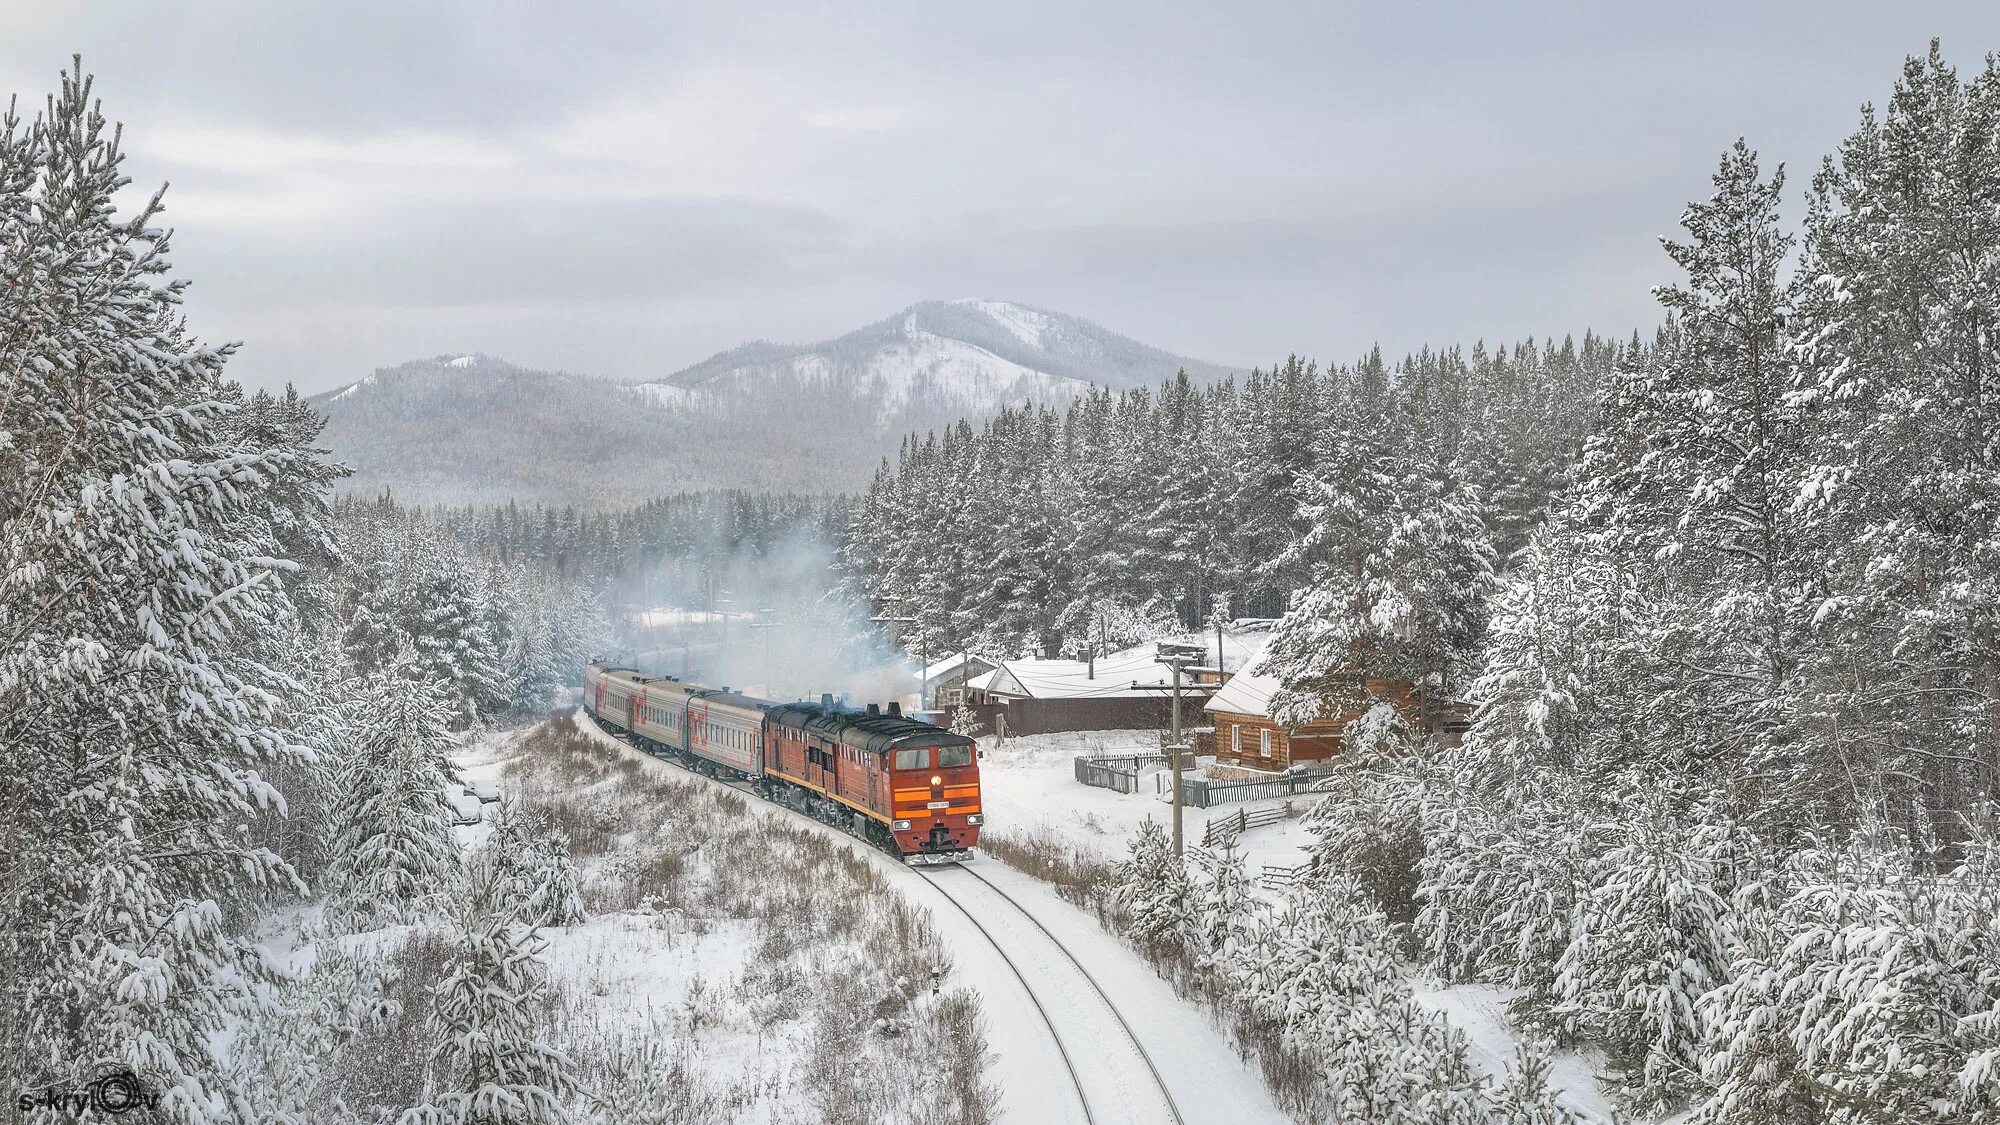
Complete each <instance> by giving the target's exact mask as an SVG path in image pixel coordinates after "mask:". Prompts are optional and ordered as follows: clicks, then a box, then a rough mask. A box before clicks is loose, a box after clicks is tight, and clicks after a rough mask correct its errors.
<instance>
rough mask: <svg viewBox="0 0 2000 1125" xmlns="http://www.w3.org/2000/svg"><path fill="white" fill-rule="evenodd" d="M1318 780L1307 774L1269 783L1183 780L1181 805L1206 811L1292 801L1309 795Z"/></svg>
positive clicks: (1205, 779)
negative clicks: (1241, 803)
mask: <svg viewBox="0 0 2000 1125" xmlns="http://www.w3.org/2000/svg"><path fill="white" fill-rule="evenodd" d="M1321 780H1323V775H1321V774H1310V773H1288V774H1286V775H1284V776H1283V777H1275V778H1272V779H1271V780H1269V781H1210V780H1209V779H1208V778H1205V777H1183V778H1181V803H1182V804H1184V805H1193V806H1194V807H1195V808H1198V809H1206V808H1211V807H1213V806H1215V805H1228V804H1234V803H1236V802H1237V801H1263V800H1268V799H1269V798H1272V797H1292V796H1296V795H1298V794H1300V793H1304V792H1308V791H1310V790H1311V789H1312V787H1313V786H1314V785H1316V784H1318V783H1319V782H1320V781H1321Z"/></svg>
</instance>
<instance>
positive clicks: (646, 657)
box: [620, 531, 918, 706]
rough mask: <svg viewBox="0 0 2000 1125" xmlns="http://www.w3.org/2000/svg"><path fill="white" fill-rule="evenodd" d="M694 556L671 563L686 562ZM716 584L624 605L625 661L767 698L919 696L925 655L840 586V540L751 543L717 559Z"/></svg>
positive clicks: (860, 700)
mask: <svg viewBox="0 0 2000 1125" xmlns="http://www.w3.org/2000/svg"><path fill="white" fill-rule="evenodd" d="M685 561H686V560H668V562H667V563H666V564H663V565H665V566H669V567H675V568H677V569H685ZM708 575H709V580H708V583H707V588H706V589H705V590H702V591H699V592H690V591H685V590H684V594H689V593H692V594H693V595H694V596H684V597H683V598H682V599H681V600H682V601H684V602H695V603H698V604H681V605H633V606H626V607H623V608H624V610H625V613H624V614H623V616H624V618H625V625H624V627H623V637H622V640H623V643H624V646H625V651H624V652H623V653H621V654H620V659H621V660H623V661H624V662H625V663H628V664H631V665H632V666H634V667H636V668H638V669H640V670H641V671H644V672H650V673H652V674H655V675H674V676H680V677H683V678H685V679H689V680H693V681H695V682H698V683H702V684H706V685H709V686H712V687H725V686H726V687H731V688H734V689H735V690H737V691H740V692H745V693H748V694H751V695H758V696H762V697H763V698H766V699H774V700H781V701H783V700H792V699H811V700H817V699H818V698H819V697H820V695H821V694H822V693H826V692H831V693H833V694H834V695H836V696H842V695H844V696H847V697H848V698H849V699H850V700H851V701H852V702H854V703H856V704H864V703H883V704H886V703H888V702H890V701H892V700H894V701H898V702H901V703H903V704H904V705H905V706H909V705H912V704H913V703H914V701H915V699H916V696H917V690H918V669H917V666H916V663H915V662H914V661H912V660H910V659H909V658H908V657H907V656H905V655H904V654H902V653H900V652H898V651H897V650H896V649H895V647H894V646H893V645H892V644H891V643H890V642H889V638H888V637H887V636H886V635H885V634H884V632H883V626H882V625H881V624H879V623H876V622H871V621H870V620H869V618H868V611H867V608H866V607H865V606H864V605H862V604H860V603H859V602H858V601H857V600H856V599H854V598H853V597H851V596H849V595H847V594H845V593H843V592H842V591H841V590H840V587H839V575H838V573H837V572H836V570H835V568H834V551H833V548H832V547H831V546H830V545H829V544H827V543H826V542H825V541H824V540H822V539H821V538H820V537H818V536H817V535H813V534H811V533H810V532H805V531H801V532H797V533H794V534H792V535H789V536H786V537H785V538H783V539H781V540H779V541H778V542H777V543H776V544H775V545H774V546H772V547H771V549H769V550H767V551H758V550H756V549H755V548H743V549H739V550H736V551H734V552H731V553H728V554H726V555H723V556H721V561H720V562H719V563H718V562H713V561H712V562H711V563H710V564H709V567H708Z"/></svg>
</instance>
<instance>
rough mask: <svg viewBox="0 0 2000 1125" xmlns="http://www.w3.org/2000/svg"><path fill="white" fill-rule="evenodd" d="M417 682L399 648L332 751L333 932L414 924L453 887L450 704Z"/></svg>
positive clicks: (411, 658)
mask: <svg viewBox="0 0 2000 1125" xmlns="http://www.w3.org/2000/svg"><path fill="white" fill-rule="evenodd" d="M422 673H423V669H422V665H421V663H420V662H419V660H418V659H417V657H416V655H415V654H414V653H412V652H410V651H409V650H407V649H406V650H405V651H404V652H403V654H402V655H401V657H399V658H398V660H397V661H396V663H395V664H393V665H392V666H391V667H389V668H388V669H386V670H384V671H381V672H377V673H375V674H374V675H372V676H369V677H368V678H367V681H366V685H367V686H366V690H365V691H364V692H363V693H362V697H361V699H360V701H359V704H358V710H359V713H358V714H357V715H356V716H355V717H354V718H353V719H352V720H351V724H350V729H351V730H352V732H353V733H352V734H351V735H350V736H349V738H348V740H347V741H346V743H345V744H343V745H342V746H341V747H340V748H339V754H340V756H341V764H340V768H339V774H338V776H339V782H340V793H341V805H340V807H339V808H338V810H337V811H336V815H335V825H336V827H335V829H334V832H333V845H332V847H331V848H330V849H329V854H330V861H329V864H328V870H327V877H326V883H327V890H328V892H329V899H330V904H329V908H330V911H331V912H332V914H333V915H334V917H333V919H332V921H334V922H335V923H336V924H344V925H351V926H356V927H361V928H365V927H366V926H367V925H368V924H370V923H373V922H376V921H381V920H404V919H408V918H413V917H420V916H422V915H424V914H427V913H430V912H432V911H433V910H435V908H436V906H437V903H438V898H439V896H440V895H442V894H443V893H445V892H446V891H447V890H448V889H450V888H451V887H452V885H453V884H454V883H455V882H456V881H457V879H458V878H459V874H460V861H459V847H458V838H457V835H456V834H455V833H454V832H453V830H452V815H451V809H450V806H449V805H448V804H447V803H446V798H445V793H446V790H447V788H448V787H449V786H451V785H452V784H453V783H454V782H455V781H456V780H457V771H456V769H455V768H454V767H453V766H452V764H451V761H450V759H448V758H447V757H446V756H445V751H446V750H447V748H448V747H450V746H451V744H452V736H451V733H450V731H449V730H448V729H447V728H446V723H447V722H448V721H449V716H450V715H451V713H452V703H451V696H450V695H449V694H448V693H447V692H446V691H444V690H443V689H441V688H440V687H439V686H438V685H435V684H432V683H430V682H429V681H426V680H424V679H422V678H421V676H422Z"/></svg>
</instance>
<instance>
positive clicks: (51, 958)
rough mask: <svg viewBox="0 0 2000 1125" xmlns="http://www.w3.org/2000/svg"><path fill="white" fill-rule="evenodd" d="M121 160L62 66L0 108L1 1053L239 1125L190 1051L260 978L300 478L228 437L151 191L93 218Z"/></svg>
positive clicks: (305, 461)
mask: <svg viewBox="0 0 2000 1125" xmlns="http://www.w3.org/2000/svg"><path fill="white" fill-rule="evenodd" d="M122 165H123V153H122V151H121V148H120V142H119V135H118V131H117V130H115V129H113V128H111V127H109V126H108V124H107V122H106V120H105V118H104V116H103V114H102V113H101V111H100V109H99V107H98V104H97V103H96V101H95V100H94V98H93V94H92V84H91V80H90V79H89V78H88V77H87V76H85V75H84V74H83V72H82V68H81V63H80V62H79V63H78V64H77V66H76V67H75V68H73V69H72V70H70V71H69V72H67V73H65V74H64V75H63V78H62V87H61V90H60V91H59V92H58V93H57V94H56V95H55V96H53V97H52V98H51V99H50V100H49V102H48V104H47V106H46V108H45V109H44V110H43V112H42V113H41V114H39V115H38V116H37V117H36V118H35V119H34V120H33V121H30V122H26V123H24V122H23V121H22V120H21V119H20V118H19V116H18V115H16V114H15V113H14V112H13V111H12V110H11V109H10V110H9V111H8V112H7V113H6V114H5V115H3V116H0V745H4V746H5V747H6V748H7V753H8V755H9V760H8V767H7V769H6V771H5V773H4V777H0V805H4V806H5V807H6V808H7V809H9V810H11V811H10V814H9V816H8V817H7V818H6V819H7V828H6V830H5V832H6V836H5V839H4V846H0V964H4V965H5V966H6V969H5V971H4V972H0V978H4V981H0V990H4V995H0V1001H4V1007H5V1008H6V1015H5V1016H4V1017H0V1058H4V1059H5V1062H4V1063H0V1068H4V1070H5V1072H6V1075H7V1077H8V1079H9V1080H10V1085H11V1088H14V1089H29V1088H33V1087H35V1086H38V1085H40V1084H43V1083H47V1082H51V1081H58V1082H60V1081H70V1082H75V1083H79V1084H80V1082H81V1081H82V1080H83V1079H85V1078H87V1077H88V1076H89V1075H90V1073H91V1072H92V1071H93V1070H94V1069H96V1068H98V1067H101V1066H107V1065H109V1066H118V1067H124V1068H129V1069H130V1070H131V1071H132V1072H134V1073H135V1074H136V1075H137V1077H138V1078H139V1080H140V1081H141V1082H142V1083H143V1084H144V1085H145V1086H146V1087H147V1088H148V1089H150V1090H151V1091H153V1092H154V1093H156V1094H158V1095H159V1097H160V1099H161V1102H160V1107H159V1111H158V1112H159V1116H160V1117H161V1118H162V1119H164V1120H172V1121H182V1122H207V1121H235V1120H248V1119H249V1117H250V1111H249V1108H248V1103H247V1101H246V1099H245V1097H244V1094H243V1092H242V1091H241V1090H240V1089H238V1088H236V1087H235V1085H234V1084H233V1083H232V1082H231V1081H230V1079H229V1078H228V1076H227V1075H225V1074H224V1073H223V1072H222V1071H221V1069H220V1066H219V1063H218V1061H217V1058H216V1055H215V1052H214V1051H213V1049H212V1045H213V1043H214V1042H215V1041H216V1039H217V1037H218V1036H220V1035H222V1034H223V1033H224V1032H225V1030H226V1029H227V1028H228V1027H230V1026H232V1025H233V1024H234V1023H235V1022H236V1021H237V1020H239V1019H242V1018H245V1017H247V1016H248V1015H250V1014H251V1013H252V1011H253V1010H254V1009H255V1008H256V1007H257V1006H258V996H259V992H260V989H261V987H262V985H263V984H264V983H265V982H266V981H267V980H268V977H269V973H268V970H267V968H266V967H265V963H264V959H263V958H262V957H261V956H260V954H259V952H258V950H257V948H256V947H255V945H254V944H253V943H252V942H251V941H249V940H248V938H247V937H245V936H243V935H241V934H240V933H238V932H237V927H236V922H235V919H234V917H233V915H232V910H233V909H234V908H236V907H238V906H241V905H243V904H245V902H246V901H247V900H248V899H249V898H250V897H251V896H253V895H255V894H257V893H260V892H261V891H263V890H265V889H271V888H284V887H287V886H289V885H292V883H293V876H292V873H291V871H290V869H289V868H288V867H287V865H286V864H285V863H284V861H283V860H281V859H280V858H279V857H278V856H277V855H275V854H273V853H272V852H271V851H270V850H269V849H268V848H266V847H262V846H258V845H257V844H256V843H254V842H253V841H252V837H251V836H250V835H249V828H250V826H251V824H252V822H253V821H255V820H256V819H257V818H258V817H259V815H260V810H263V809H265V808H267V807H272V806H275V805H277V804H279V802H280V801H281V798H280V797H279V795H278V793H277V792H276V790H274V789H273V787H272V786H271V785H270V784H269V783H268V782H267V781H266V780H265V779H264V771H266V770H268V769H270V768H271V767H272V765H273V763H277V762H281V761H287V760H291V759H294V758H295V757H296V756H297V755H299V754H300V753H301V752H302V749H303V748H302V747H301V746H300V744H299V742H298V740H297V738H296V736H295V735H294V734H293V733H292V732H291V731H289V730H288V729H286V727H285V726H284V724H283V722H282V720H281V717H280V704H279V698H278V695H277V690H276V689H277V687H278V683H279V677H278V676H277V674H276V673H275V672H274V671H273V670H272V669H271V668H270V667H269V665H268V663H267V661H268V660H269V659H270V654H271V653H272V652H273V649H274V642H275V640H276V638H277V637H278V635H279V634H280V632H281V629H282V623H283V622H285V621H288V620H291V619H293V616H294V615H293V611H292V609H291V607H290V606H289V604H288V600H287V597H286V593H285V582H284V575H285V574H287V573H289V572H290V569H291V567H292V565H293V564H291V563H290V562H288V561H286V560H284V558H283V557H282V549H281V547H280V546H279V544H278V543H277V542H276V541H275V539H274V538H273V534H274V526H273V525H274V518H275V516H276V515H277V514H278V513H279V511H281V510H282V508H283V503H284V501H283V500H282V497H283V495H284V494H285V492H286V490H288V489H290V488H292V487H293V486H294V484H295V483H298V482H301V481H304V480H306V479H308V478H310V477H312V476H313V475H315V473H316V472H317V471H318V470H317V469H316V468H314V467H313V465H312V463H311V462H312V460H313V458H312V456H311V455H310V454H299V453H298V452H297V451H295V450H284V449H279V448H275V447H270V446H260V445H259V444H257V442H256V441H255V440H252V439H251V438H249V437H247V436H244V435H239V434H234V433H232V432H231V426H230V423H229V417H230V414H231V413H232V411H233V410H234V409H235V404H234V402H233V401H232V398H231V396H230V395H229V394H228V393H226V392H225V390H224V385H223V383H222V371H223V365H224V363H225V361H226V360H227V358H228V356H229V349H228V348H227V347H220V348H218V347H209V346H205V345H203V344H201V343H200V342H198V341H197V339H196V338H195V337H194V336H193V335H192V333H191V331H190V330H189V328H188V327H187V326H186V325H185V324H184V322H183V321H182V319H181V315H180V302H181V297H182V294H183V291H184V288H185V285H184V283H183V282H179V281H172V280H168V279H167V273H168V270H169V269H170V265H169V262H168V250H169V247H168V238H167V234H166V232H165V231H163V230H162V229H160V228H159V227H158V226H157V225H156V223H157V220H158V217H159V215H160V212H161V197H160V195H159V194H155V195H153V196H152V197H150V198H147V197H144V196H141V197H139V199H138V201H137V206H136V207H135V208H134V209H133V210H132V211H131V212H130V213H128V214H124V215H120V214H119V212H118V211H117V208H116V206H115V204H114V196H115V195H116V193H117V192H118V191H119V189H121V188H122V187H123V186H125V184H126V183H127V182H128V181H127V178H126V177H125V175H124V173H123V171H122Z"/></svg>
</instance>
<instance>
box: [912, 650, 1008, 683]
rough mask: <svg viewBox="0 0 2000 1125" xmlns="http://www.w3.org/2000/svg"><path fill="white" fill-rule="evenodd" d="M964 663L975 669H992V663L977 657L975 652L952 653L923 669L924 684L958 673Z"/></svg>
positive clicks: (979, 656)
mask: <svg viewBox="0 0 2000 1125" xmlns="http://www.w3.org/2000/svg"><path fill="white" fill-rule="evenodd" d="M966 663H970V664H972V665H973V666H974V667H977V668H991V667H993V662H992V661H991V660H988V659H986V658H985V657H983V656H981V655H979V654H978V653H976V652H975V653H970V654H968V653H963V652H955V653H952V654H951V655H950V656H947V657H945V658H944V659H943V660H939V661H936V662H934V663H932V664H928V665H926V666H925V667H924V682H925V683H930V682H931V681H932V680H935V679H937V678H938V677H940V676H949V675H952V674H953V673H955V672H957V671H958V669H959V666H960V665H962V664H966Z"/></svg>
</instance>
